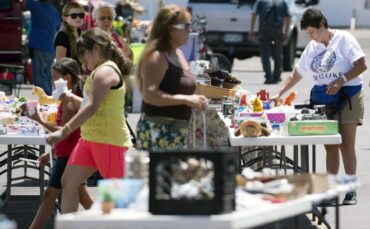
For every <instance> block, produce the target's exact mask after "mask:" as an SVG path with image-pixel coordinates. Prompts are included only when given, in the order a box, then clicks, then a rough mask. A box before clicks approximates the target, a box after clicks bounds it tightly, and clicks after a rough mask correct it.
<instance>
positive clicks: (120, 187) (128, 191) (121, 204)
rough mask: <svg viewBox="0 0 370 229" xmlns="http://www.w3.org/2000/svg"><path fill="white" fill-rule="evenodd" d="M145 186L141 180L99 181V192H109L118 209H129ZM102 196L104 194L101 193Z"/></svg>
mask: <svg viewBox="0 0 370 229" xmlns="http://www.w3.org/2000/svg"><path fill="white" fill-rule="evenodd" d="M142 186H143V180H141V179H106V180H99V181H98V187H99V190H100V191H101V190H104V192H108V193H109V194H110V195H111V197H112V200H113V201H114V203H115V207H116V208H127V207H128V206H129V205H130V204H131V203H133V202H134V201H135V199H136V196H137V195H138V194H139V192H140V190H141V188H142ZM100 195H101V196H102V193H100Z"/></svg>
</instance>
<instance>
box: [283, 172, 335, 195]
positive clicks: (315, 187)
mask: <svg viewBox="0 0 370 229" xmlns="http://www.w3.org/2000/svg"><path fill="white" fill-rule="evenodd" d="M280 178H286V179H288V181H289V183H291V184H294V185H297V186H304V185H305V184H308V192H307V193H308V194H313V193H322V192H326V191H328V190H329V179H328V175H327V174H301V175H288V176H281V177H280Z"/></svg>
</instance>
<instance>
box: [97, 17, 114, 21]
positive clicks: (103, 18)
mask: <svg viewBox="0 0 370 229" xmlns="http://www.w3.org/2000/svg"><path fill="white" fill-rule="evenodd" d="M99 19H100V20H101V21H105V20H109V21H112V20H113V17H112V16H101V17H99Z"/></svg>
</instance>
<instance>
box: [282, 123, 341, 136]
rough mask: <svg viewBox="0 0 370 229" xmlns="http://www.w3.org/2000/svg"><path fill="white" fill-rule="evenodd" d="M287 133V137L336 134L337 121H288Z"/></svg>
mask: <svg viewBox="0 0 370 229" xmlns="http://www.w3.org/2000/svg"><path fill="white" fill-rule="evenodd" d="M288 133H289V135H292V136H302V135H331V134H337V133H338V121H334V120H305V121H289V122H288Z"/></svg>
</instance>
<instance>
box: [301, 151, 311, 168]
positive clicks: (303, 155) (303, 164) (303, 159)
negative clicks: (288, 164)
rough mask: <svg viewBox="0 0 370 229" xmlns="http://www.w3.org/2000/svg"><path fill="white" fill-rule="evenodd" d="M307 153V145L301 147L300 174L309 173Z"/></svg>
mask: <svg viewBox="0 0 370 229" xmlns="http://www.w3.org/2000/svg"><path fill="white" fill-rule="evenodd" d="M308 151H309V147H308V145H301V172H302V173H308V172H309V171H310V168H309V156H308Z"/></svg>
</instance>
